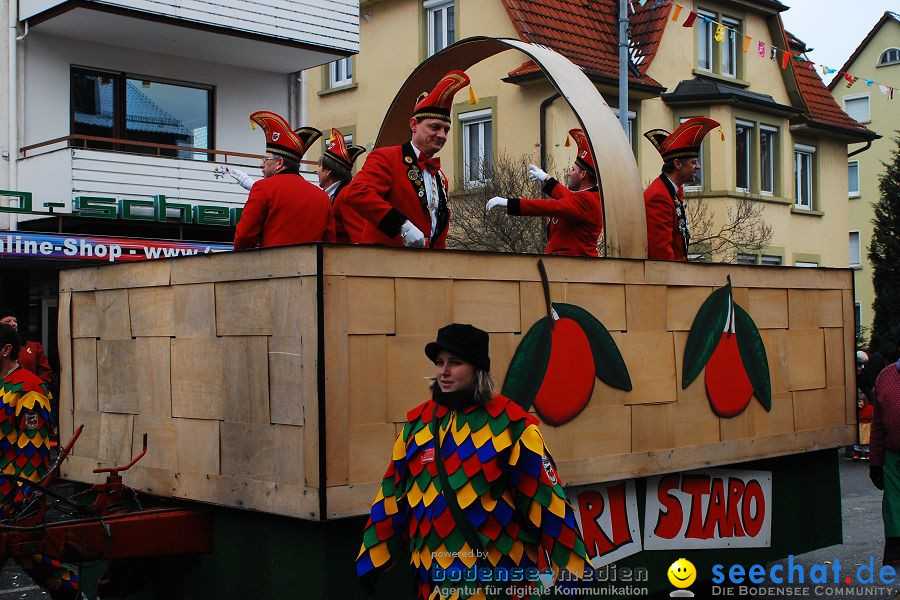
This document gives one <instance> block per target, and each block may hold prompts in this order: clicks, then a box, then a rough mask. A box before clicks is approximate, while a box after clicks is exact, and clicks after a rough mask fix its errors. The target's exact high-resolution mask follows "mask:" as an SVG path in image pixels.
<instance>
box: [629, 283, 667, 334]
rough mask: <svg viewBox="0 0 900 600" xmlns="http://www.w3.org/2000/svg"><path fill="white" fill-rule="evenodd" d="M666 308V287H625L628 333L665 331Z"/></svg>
mask: <svg viewBox="0 0 900 600" xmlns="http://www.w3.org/2000/svg"><path fill="white" fill-rule="evenodd" d="M665 306H666V287H665V286H663V285H626V286H625V313H626V320H627V325H628V331H665V330H666V311H665V309H664V307H665Z"/></svg>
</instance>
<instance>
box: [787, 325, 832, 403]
mask: <svg viewBox="0 0 900 600" xmlns="http://www.w3.org/2000/svg"><path fill="white" fill-rule="evenodd" d="M786 337H787V356H788V363H787V364H788V371H787V380H788V389H789V390H791V391H796V390H812V389H817V388H824V387H825V336H824V334H823V333H822V330H821V329H789V330H788V331H787V333H786Z"/></svg>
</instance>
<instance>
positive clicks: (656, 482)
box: [644, 469, 772, 550]
mask: <svg viewBox="0 0 900 600" xmlns="http://www.w3.org/2000/svg"><path fill="white" fill-rule="evenodd" d="M645 506H646V511H645V514H644V549H645V550H669V549H679V550H681V549H684V550H687V549H698V550H702V549H709V548H761V547H768V546H770V545H771V537H772V536H771V534H772V473H771V472H770V471H726V470H720V469H706V470H703V471H689V472H686V473H670V474H667V475H657V476H655V477H651V478H649V479H648V480H647V495H646V505H645Z"/></svg>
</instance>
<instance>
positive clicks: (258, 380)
mask: <svg viewBox="0 0 900 600" xmlns="http://www.w3.org/2000/svg"><path fill="white" fill-rule="evenodd" d="M267 342H268V338H266V337H264V336H242V337H227V338H222V340H221V346H222V352H223V355H222V359H223V361H222V365H223V366H224V367H226V368H225V369H224V372H223V373H222V375H223V379H224V383H225V397H224V399H223V418H224V419H225V420H226V421H239V422H244V423H269V348H268V344H267Z"/></svg>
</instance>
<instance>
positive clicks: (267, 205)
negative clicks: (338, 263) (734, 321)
mask: <svg viewBox="0 0 900 600" xmlns="http://www.w3.org/2000/svg"><path fill="white" fill-rule="evenodd" d="M319 241H326V242H333V241H334V215H333V214H332V212H331V200H330V199H329V198H328V194H326V193H325V192H324V191H323V190H321V189H320V188H319V187H318V186H315V185H313V184H311V183H310V182H308V181H306V180H305V179H303V177H301V176H300V175H295V174H292V173H277V174H275V175H272V176H271V177H266V178H265V179H260V180H259V181H257V182H256V183H254V184H253V187H252V188H250V196H249V197H248V198H247V204H245V205H244V211H243V212H242V213H241V219H240V221H238V224H237V229H236V230H235V232H234V249H235V250H242V249H244V248H255V247H257V246H261V247H263V248H268V247H269V246H289V245H291V244H305V243H308V242H319Z"/></svg>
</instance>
